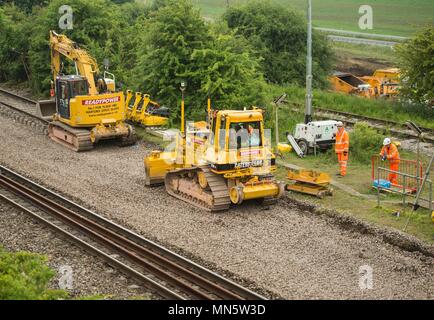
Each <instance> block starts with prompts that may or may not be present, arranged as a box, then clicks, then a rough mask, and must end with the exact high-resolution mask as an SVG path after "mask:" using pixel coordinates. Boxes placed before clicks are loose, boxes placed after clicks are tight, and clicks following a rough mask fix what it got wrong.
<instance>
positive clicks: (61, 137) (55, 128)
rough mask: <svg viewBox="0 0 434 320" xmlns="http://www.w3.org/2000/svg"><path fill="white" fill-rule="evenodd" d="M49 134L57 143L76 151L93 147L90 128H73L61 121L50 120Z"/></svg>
mask: <svg viewBox="0 0 434 320" xmlns="http://www.w3.org/2000/svg"><path fill="white" fill-rule="evenodd" d="M48 136H49V137H50V138H51V139H52V140H54V141H55V142H57V143H60V144H62V145H64V146H66V147H67V148H69V149H71V150H74V151H76V152H82V151H87V150H91V149H93V143H92V141H91V139H90V130H87V129H77V128H72V127H70V126H68V125H66V124H64V123H62V122H60V121H53V122H50V124H49V125H48Z"/></svg>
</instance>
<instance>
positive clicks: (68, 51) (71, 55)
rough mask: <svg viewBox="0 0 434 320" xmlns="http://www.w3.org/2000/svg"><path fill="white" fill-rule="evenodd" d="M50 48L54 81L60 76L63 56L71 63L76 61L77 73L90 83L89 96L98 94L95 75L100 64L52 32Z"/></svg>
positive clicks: (65, 38)
mask: <svg viewBox="0 0 434 320" xmlns="http://www.w3.org/2000/svg"><path fill="white" fill-rule="evenodd" d="M50 48H51V71H52V72H53V77H54V80H56V77H57V76H58V75H59V72H60V63H61V57H60V56H61V55H63V56H65V57H66V58H68V59H69V60H71V61H74V63H75V66H76V68H77V73H78V74H79V75H81V76H83V77H85V78H86V79H87V81H88V82H89V94H90V95H95V94H98V90H97V88H96V83H95V74H98V73H99V68H98V64H97V63H96V61H95V59H94V58H93V57H91V56H90V55H89V54H88V53H87V52H86V51H85V50H83V49H80V48H79V47H78V45H77V44H76V43H75V42H74V41H72V40H70V39H69V38H68V37H67V36H65V35H59V34H57V33H56V32H54V31H50Z"/></svg>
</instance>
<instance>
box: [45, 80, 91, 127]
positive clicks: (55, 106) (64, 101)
mask: <svg viewBox="0 0 434 320" xmlns="http://www.w3.org/2000/svg"><path fill="white" fill-rule="evenodd" d="M55 88H56V90H55V97H54V100H42V101H39V102H38V104H37V114H38V115H39V116H40V117H43V118H44V119H46V120H51V119H52V118H53V115H54V114H55V113H58V114H59V116H60V117H62V118H63V119H70V116H71V109H70V101H71V99H73V98H75V97H76V96H86V95H88V94H89V84H88V82H87V80H86V78H84V77H81V76H77V75H68V76H59V77H57V78H56V83H55Z"/></svg>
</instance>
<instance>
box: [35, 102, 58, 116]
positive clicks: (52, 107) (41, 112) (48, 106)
mask: <svg viewBox="0 0 434 320" xmlns="http://www.w3.org/2000/svg"><path fill="white" fill-rule="evenodd" d="M55 113H56V101H55V100H40V101H38V103H37V104H36V115H37V116H38V117H40V118H43V119H45V120H52V119H53V115H54V114H55Z"/></svg>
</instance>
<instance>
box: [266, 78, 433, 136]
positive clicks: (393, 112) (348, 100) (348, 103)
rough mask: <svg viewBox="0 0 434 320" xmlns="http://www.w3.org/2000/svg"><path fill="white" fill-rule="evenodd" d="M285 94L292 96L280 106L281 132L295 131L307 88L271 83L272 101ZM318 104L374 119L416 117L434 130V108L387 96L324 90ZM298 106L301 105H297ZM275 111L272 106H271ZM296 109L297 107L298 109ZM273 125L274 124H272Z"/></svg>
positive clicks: (316, 97) (318, 92)
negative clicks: (377, 97)
mask: <svg viewBox="0 0 434 320" xmlns="http://www.w3.org/2000/svg"><path fill="white" fill-rule="evenodd" d="M282 93H286V94H287V95H288V97H287V100H288V102H289V104H288V105H283V106H281V107H280V112H279V119H280V121H279V131H280V132H281V134H282V135H283V134H284V131H285V130H287V131H292V130H293V129H294V127H295V124H296V123H298V122H300V121H302V120H303V112H304V103H305V102H304V101H305V89H304V88H299V87H294V86H291V87H281V86H275V85H270V86H269V93H268V95H269V101H272V97H277V96H279V95H281V94H282ZM313 104H314V108H315V106H318V107H322V108H328V109H333V110H338V111H346V112H352V113H355V114H360V115H365V116H370V117H374V118H380V119H386V120H393V121H397V122H400V123H404V122H405V121H407V120H412V121H414V122H415V123H417V124H418V125H419V126H422V127H427V128H431V129H434V110H432V109H427V108H420V107H419V108H417V107H405V106H402V105H401V104H399V103H396V102H393V101H389V100H384V99H367V98H362V97H355V96H350V95H346V94H343V93H336V92H330V91H324V90H315V91H314V102H313ZM294 106H297V107H294ZM269 109H270V110H271V107H269ZM294 109H296V110H295V111H294ZM270 124H271V123H270Z"/></svg>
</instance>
